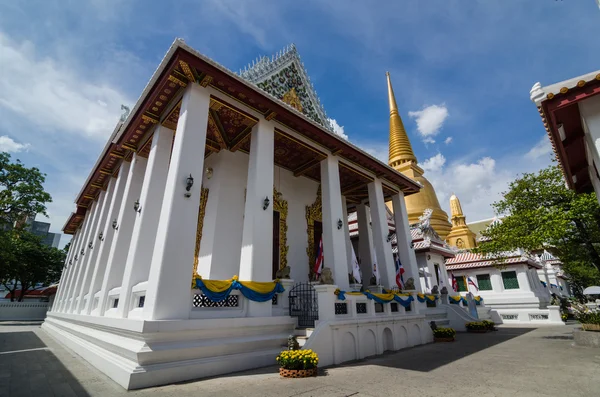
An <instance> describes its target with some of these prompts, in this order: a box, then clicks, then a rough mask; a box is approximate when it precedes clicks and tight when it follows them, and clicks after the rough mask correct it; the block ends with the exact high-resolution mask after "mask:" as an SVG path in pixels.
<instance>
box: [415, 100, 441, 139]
mask: <svg viewBox="0 0 600 397" xmlns="http://www.w3.org/2000/svg"><path fill="white" fill-rule="evenodd" d="M408 116H409V117H412V118H414V119H415V121H416V122H417V130H418V131H419V134H421V136H422V137H423V138H424V141H426V140H431V139H432V137H434V136H436V135H437V134H438V133H439V132H440V130H441V128H442V126H443V125H444V121H446V119H447V118H448V109H447V108H446V105H444V104H442V105H431V106H427V107H425V108H423V110H417V111H411V112H408Z"/></svg>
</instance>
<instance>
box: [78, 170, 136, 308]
mask: <svg viewBox="0 0 600 397" xmlns="http://www.w3.org/2000/svg"><path fill="white" fill-rule="evenodd" d="M130 166H131V162H129V161H123V162H121V168H120V170H119V175H118V176H117V177H116V178H111V179H110V182H109V183H108V193H109V196H110V204H109V208H108V214H107V215H106V222H105V223H104V225H103V226H102V227H103V229H102V238H103V240H102V241H98V242H99V243H100V244H99V247H98V248H99V250H98V258H96V265H95V266H94V273H93V274H92V281H91V282H90V288H89V292H88V294H89V299H88V301H87V303H86V305H85V308H84V314H90V313H91V314H93V315H97V314H98V313H99V312H100V310H99V307H96V308H94V301H95V299H96V294H97V293H99V292H100V289H101V288H102V283H103V281H104V276H105V274H106V264H107V263H108V255H109V254H110V248H111V247H112V243H113V237H114V236H115V234H116V230H115V229H114V228H113V222H116V223H117V227H119V226H118V220H117V216H118V215H119V211H120V209H121V202H122V201H123V192H124V191H125V184H126V183H127V175H128V174H129V168H130ZM98 299H99V298H98ZM94 309H95V310H94Z"/></svg>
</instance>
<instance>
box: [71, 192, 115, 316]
mask: <svg viewBox="0 0 600 397" xmlns="http://www.w3.org/2000/svg"><path fill="white" fill-rule="evenodd" d="M106 201H107V200H106V191H101V192H100V195H99V197H98V202H97V204H96V208H95V209H94V210H95V214H94V219H93V222H92V227H91V229H90V235H89V238H88V244H87V245H86V249H87V253H86V255H85V262H84V268H83V270H82V271H83V274H82V277H81V279H80V281H79V284H78V285H77V287H76V288H75V298H78V301H77V303H75V304H74V309H73V312H74V313H79V312H80V311H81V308H82V307H83V297H84V296H85V295H84V294H85V293H86V292H87V286H88V284H89V282H90V277H91V275H92V272H93V270H90V268H91V267H92V266H94V265H95V264H96V256H97V254H98V249H97V248H98V238H97V237H98V229H99V228H100V224H101V222H102V217H103V215H104V214H105V213H106V207H107V205H106ZM90 243H91V244H92V247H91V248H90V247H89V244H90ZM94 248H96V249H94ZM88 298H89V297H88Z"/></svg>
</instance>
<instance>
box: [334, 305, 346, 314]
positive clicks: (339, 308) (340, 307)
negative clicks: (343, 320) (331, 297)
mask: <svg viewBox="0 0 600 397" xmlns="http://www.w3.org/2000/svg"><path fill="white" fill-rule="evenodd" d="M335 314H348V304H347V303H336V304H335Z"/></svg>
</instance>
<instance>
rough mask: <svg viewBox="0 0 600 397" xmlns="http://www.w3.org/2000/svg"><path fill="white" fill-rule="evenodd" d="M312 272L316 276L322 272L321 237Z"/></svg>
mask: <svg viewBox="0 0 600 397" xmlns="http://www.w3.org/2000/svg"><path fill="white" fill-rule="evenodd" d="M314 271H315V274H316V275H317V276H318V275H320V274H321V272H322V271H323V236H321V240H319V249H318V250H317V259H316V260H315V267H314Z"/></svg>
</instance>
